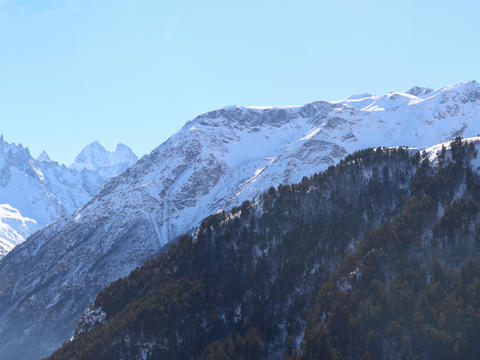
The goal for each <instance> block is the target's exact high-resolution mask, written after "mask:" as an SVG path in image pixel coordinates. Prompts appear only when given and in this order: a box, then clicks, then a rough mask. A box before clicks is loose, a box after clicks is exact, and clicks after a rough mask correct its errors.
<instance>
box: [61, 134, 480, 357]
mask: <svg viewBox="0 0 480 360" xmlns="http://www.w3.org/2000/svg"><path fill="white" fill-rule="evenodd" d="M474 144H476V148H475V145H474ZM445 145H446V146H445V149H444V150H443V151H442V147H441V146H437V147H433V148H430V149H427V152H426V153H424V155H421V156H419V154H418V153H416V154H415V155H413V153H412V154H411V155H410V156H409V155H408V152H407V151H406V150H403V149H399V150H386V149H385V150H376V151H372V150H368V151H362V152H359V153H357V154H355V155H353V156H350V157H348V158H347V159H346V160H345V162H342V164H341V165H339V166H337V167H336V168H331V169H329V170H328V171H327V172H325V173H323V174H320V175H316V176H314V177H313V178H311V179H304V180H303V181H302V182H301V183H300V184H298V185H294V186H281V187H280V188H279V189H278V191H275V190H274V189H271V190H269V191H268V192H267V193H265V194H264V195H263V196H261V198H260V201H259V202H257V203H254V204H251V203H248V202H245V203H243V204H242V206H241V207H238V208H235V209H234V210H233V211H232V212H231V213H221V214H217V215H214V216H211V217H209V218H207V219H205V220H204V221H203V222H202V225H201V227H200V229H199V231H198V233H197V234H196V235H195V237H191V236H185V237H183V238H182V239H181V240H180V241H179V243H178V245H176V246H175V245H174V246H172V247H171V248H170V250H169V251H168V253H167V254H164V255H162V256H160V257H159V258H157V259H155V260H153V261H150V262H148V263H147V264H145V265H144V266H142V267H141V268H139V269H137V270H135V271H134V272H133V273H132V274H131V275H130V276H128V277H127V278H125V279H121V280H119V281H117V282H114V283H112V284H111V285H110V286H109V287H107V288H106V289H105V290H103V291H102V292H101V293H100V294H99V295H98V296H97V299H96V301H95V303H94V304H93V305H92V307H91V308H90V309H89V311H87V312H86V313H85V315H84V318H83V320H82V322H81V324H80V327H79V328H78V329H77V332H76V335H75V338H74V340H73V341H70V342H68V343H66V344H65V345H64V347H63V348H62V349H60V350H59V351H58V352H56V353H55V354H54V355H53V356H52V359H72V358H76V359H118V358H122V359H138V358H144V359H191V358H196V357H198V358H201V359H223V358H230V357H229V356H227V355H231V354H232V352H233V353H235V354H236V356H234V357H233V358H239V359H240V358H268V359H275V358H281V357H282V355H283V354H284V355H286V356H292V355H293V353H294V352H295V350H294V349H295V347H296V346H295V344H298V343H299V342H300V341H301V340H302V334H304V332H305V317H304V314H306V312H305V311H306V310H307V309H309V308H312V311H311V312H310V313H311V314H312V316H311V317H309V326H308V328H307V332H306V335H305V337H304V338H303V339H304V345H303V348H302V349H303V353H302V354H301V356H302V358H305V359H317V358H318V359H324V358H328V357H327V356H325V355H326V354H329V355H330V358H335V357H336V356H337V355H338V356H339V357H338V358H352V359H356V358H358V359H360V358H362V359H364V358H378V359H380V358H384V359H391V358H396V357H397V356H398V355H399V354H403V356H404V357H405V358H413V357H414V355H422V358H424V359H436V358H439V354H440V356H441V357H442V358H446V359H447V358H455V356H453V355H455V352H456V355H461V354H465V355H468V354H470V355H468V356H460V358H475V357H473V356H472V355H474V354H476V353H478V352H477V351H478V345H477V344H478V337H477V338H476V339H477V341H475V336H477V335H474V334H473V333H469V332H468V331H466V330H465V328H464V321H465V319H466V318H472V320H473V322H472V323H471V325H469V326H470V329H471V330H474V329H478V328H480V327H479V325H480V322H479V321H478V319H475V315H474V314H475V311H477V310H480V302H479V301H478V299H477V298H475V296H473V298H472V296H470V299H468V291H471V290H472V289H471V288H470V290H469V287H470V286H474V291H478V290H477V289H478V284H476V285H475V284H472V283H471V282H468V283H463V285H462V286H463V288H461V287H460V288H461V291H462V293H461V294H458V293H456V291H458V289H457V290H455V285H454V283H452V285H451V287H449V288H448V287H447V285H446V284H447V283H448V282H449V280H448V279H447V272H445V271H444V270H442V266H441V264H444V265H445V266H447V267H450V268H451V269H453V271H454V272H455V274H456V272H457V271H458V270H459V268H460V266H461V265H462V264H463V263H465V261H466V260H467V259H468V258H469V257H470V256H472V255H475V254H478V250H479V247H478V246H479V245H478V244H479V243H478V234H477V231H478V229H479V225H480V203H478V195H479V194H480V176H479V175H478V170H479V168H478V165H480V161H479V160H478V158H477V153H478V149H480V139H479V138H475V139H471V140H469V141H468V142H466V143H463V144H462V142H461V141H458V140H457V141H455V142H452V145H451V148H450V146H449V145H448V144H445ZM429 159H430V160H429ZM472 160H473V161H472ZM375 228H376V229H375ZM373 229H375V230H373ZM365 234H366V235H365ZM352 249H357V250H356V251H354V252H353V254H349V252H350V251H352ZM342 257H343V260H342V262H341V265H340V266H339V263H340V260H341V259H342ZM433 259H436V261H437V264H436V265H435V266H434V271H433V272H431V273H430V275H429V273H428V272H429V271H432V270H426V272H425V270H424V271H423V272H422V271H419V272H415V270H417V269H418V270H421V268H422V266H423V265H424V264H425V266H426V265H427V264H428V263H429V262H431V260H433ZM438 264H440V265H438ZM335 268H337V270H336V271H335V272H334V274H333V277H332V279H331V280H330V282H327V283H325V282H324V281H325V280H326V279H328V277H329V274H330V273H331V271H332V269H335ZM477 268H478V265H477ZM425 269H428V266H426V267H425ZM435 269H436V270H435ZM442 272H444V275H443V281H444V286H445V288H446V289H447V291H450V292H451V294H450V295H448V296H447V295H446V294H443V295H442V294H440V293H439V291H440V288H439V286H438V284H436V281H438V280H442V279H439V275H441V276H442ZM340 274H341V276H340ZM478 274H480V273H479V272H478V270H476V269H475V267H474V270H473V273H470V275H469V276H474V278H476V279H477V281H479V283H480V277H479V276H478ZM428 275H429V276H428ZM455 276H457V275H454V276H453V278H455ZM461 276H464V275H463V273H462V274H461ZM422 277H424V278H425V279H426V280H422V281H424V283H422V282H421V281H420V279H421V278H422ZM405 282H408V284H406V285H405V284H404V283H405ZM322 283H323V285H322ZM391 284H395V286H392V288H393V289H392V288H390V289H388V291H389V293H388V294H386V293H387V289H386V287H387V286H388V285H391ZM422 284H423V285H422ZM460 285H461V284H460ZM409 286H411V288H409ZM415 286H417V288H415ZM422 287H423V288H424V289H425V292H426V293H425V294H424V295H423V296H425V298H426V301H427V302H428V301H432V300H427V299H431V298H429V296H434V295H439V296H438V297H437V298H435V297H434V298H433V299H434V300H433V301H435V299H436V300H437V301H439V303H442V302H445V304H442V307H443V309H442V310H440V311H438V310H436V309H435V310H434V311H438V314H439V315H440V313H442V312H443V314H441V316H440V320H435V321H434V323H435V324H434V325H435V326H433V327H432V328H431V330H430V329H428V328H427V329H426V330H424V329H423V328H422V326H430V325H431V323H430V321H431V319H430V318H427V316H428V315H427V314H428V312H427V311H424V312H421V313H420V314H421V316H422V317H424V318H418V319H417V317H418V316H417V314H415V320H413V319H411V318H413V314H412V313H410V306H411V307H412V308H413V307H417V308H419V307H422V306H425V305H422V304H420V305H414V302H415V300H414V299H415V293H418V294H420V293H421V292H420V289H421V288H422ZM318 288H320V292H319V296H318V297H317V299H316V300H315V296H314V295H315V293H316V290H317V289H318ZM402 291H403V292H402ZM441 291H444V290H443V289H442V290H441ZM429 292H430V293H429ZM475 294H476V293H475ZM399 295H400V296H399ZM471 295H473V294H471ZM453 297H458V299H459V300H458V301H463V300H460V299H461V298H464V299H465V301H467V303H468V304H469V306H472V310H471V312H472V314H473V315H472V314H458V316H459V317H460V319H461V322H459V323H458V325H456V323H455V322H449V321H448V317H449V316H452V314H450V313H449V311H450V312H451V311H452V309H451V306H452V303H451V301H452V298H453ZM386 298H388V299H386ZM332 304H333V305H332ZM312 305H314V306H312ZM430 306H431V305H430ZM457 306H459V311H461V310H462V309H463V311H464V312H465V307H463V306H462V305H461V304H459V305H457ZM449 307H450V308H449ZM453 311H454V312H455V311H456V309H455V307H454V308H453ZM307 313H308V312H307ZM442 316H443V320H442ZM453 316H457V315H453ZM445 317H447V318H445ZM433 319H435V316H433ZM402 320H403V321H404V323H402V325H400V324H401V323H400V321H402ZM472 320H470V321H472ZM392 321H396V322H397V323H395V322H394V323H393V325H392ZM442 321H443V323H442ZM432 325H433V324H432ZM392 326H393V327H395V329H393V330H392V329H389V327H392ZM440 326H443V331H445V334H440V331H439V335H436V333H435V331H437V329H441V327H440ZM313 329H315V330H313ZM402 329H403V331H402ZM412 329H421V330H412ZM372 331H374V333H372ZM375 331H376V332H375ZM475 331H477V330H475ZM236 333H237V334H239V335H235V334H236ZM416 333H419V334H420V336H421V338H420V339H417V340H416V342H414V340H413V339H414V337H413V335H414V334H416ZM475 334H476V333H475ZM401 335H403V336H406V335H409V336H411V340H412V344H411V346H410V348H409V349H410V350H409V352H405V353H401V352H398V351H397V348H398V346H399V345H402V344H403V343H404V342H405V341H404V340H402V338H401ZM432 335H433V337H432ZM242 336H243V337H245V338H244V339H243V340H242ZM228 337H230V338H231V339H233V340H228V339H227V338H228ZM429 337H430V338H429ZM325 338H329V340H328V341H324V339H325ZM386 338H388V340H386ZM226 339H227V340H226ZM445 339H447V340H446V341H445ZM218 341H225V342H223V343H222V342H218ZM322 341H324V342H323V343H322ZM245 342H246V344H245ZM209 344H210V345H209ZM242 344H243V345H242ZM422 344H423V345H424V348H422V347H421V346H422ZM435 344H438V345H439V347H438V348H436V346H435ZM459 346H460V347H459ZM461 346H463V347H461ZM405 349H406V350H408V347H405ZM297 350H299V349H297ZM372 355H373V357H372ZM242 356H243V357H242Z"/></svg>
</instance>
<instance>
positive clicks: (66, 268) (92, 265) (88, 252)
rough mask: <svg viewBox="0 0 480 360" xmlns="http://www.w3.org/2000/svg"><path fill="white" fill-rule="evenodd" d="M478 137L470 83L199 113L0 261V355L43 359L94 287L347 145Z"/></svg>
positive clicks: (477, 96) (479, 110)
mask: <svg viewBox="0 0 480 360" xmlns="http://www.w3.org/2000/svg"><path fill="white" fill-rule="evenodd" d="M478 133H480V85H479V84H478V83H476V82H468V83H462V84H458V85H454V86H449V87H445V88H442V89H438V90H431V89H426V88H418V87H415V88H413V89H411V90H410V91H408V92H406V93H400V92H395V93H390V94H388V95H385V96H374V95H370V94H362V95H356V96H351V97H348V98H346V99H343V100H340V101H336V102H325V101H319V102H314V103H311V104H307V105H304V106H292V107H249V106H247V107H237V106H232V107H227V108H223V109H219V110H215V111H212V112H209V113H206V114H203V115H200V116H198V117H197V118H195V119H194V120H192V121H189V122H187V123H186V125H185V126H184V127H183V128H182V129H181V130H180V131H179V132H178V133H176V134H175V135H173V136H172V137H171V138H170V139H168V140H167V141H166V142H164V143H163V144H161V145H160V146H159V147H157V148H156V149H155V150H153V151H152V152H151V153H150V154H149V155H146V156H144V157H143V158H142V159H140V160H139V161H138V162H137V163H136V164H135V165H134V166H132V167H130V168H129V169H127V170H126V171H125V172H123V173H122V174H121V175H119V176H117V177H115V178H113V179H112V180H110V181H109V182H108V183H107V184H106V185H105V187H104V188H103V189H102V191H101V192H100V193H99V194H98V195H97V196H95V198H93V199H92V200H91V201H89V202H88V203H87V204H86V205H85V206H83V207H82V208H81V209H79V210H76V211H74V212H73V213H71V214H69V215H68V216H66V217H64V218H62V219H61V220H59V221H56V222H55V223H53V224H51V225H49V226H47V227H46V228H44V229H42V230H41V231H38V232H36V233H35V234H34V235H33V236H31V237H30V238H29V239H28V240H27V241H26V242H25V243H23V244H21V245H20V246H17V247H16V248H15V249H14V250H13V251H12V252H11V253H10V254H8V255H7V256H6V257H5V258H4V259H3V260H2V261H1V262H0V284H1V286H0V309H1V310H0V323H1V324H2V326H1V327H0V353H2V354H7V355H6V358H8V356H9V355H8V354H16V355H17V357H16V358H20V357H19V356H18V354H20V353H22V351H27V350H28V352H24V354H25V355H24V356H25V357H26V358H29V357H38V356H39V355H45V354H47V353H48V352H49V351H51V350H52V349H54V348H55V347H57V346H58V345H59V344H60V343H61V342H62V341H64V340H65V339H67V338H68V337H69V336H71V334H72V332H73V329H74V327H75V324H76V321H77V320H78V318H79V316H80V314H81V312H82V311H83V310H84V309H85V308H86V307H87V306H88V304H89V303H90V302H91V301H92V300H93V299H94V297H95V295H96V293H97V292H98V291H99V290H100V289H102V288H103V287H104V286H105V285H106V284H108V283H109V282H111V281H112V280H115V279H117V278H119V277H121V276H125V275H127V274H128V273H129V272H130V271H131V270H132V269H134V268H135V267H137V266H139V265H141V264H142V263H143V262H144V261H145V260H146V259H148V258H150V257H152V256H154V255H155V254H157V253H158V252H159V251H161V249H162V247H163V246H164V245H165V244H167V243H168V242H169V241H171V240H173V239H175V237H177V236H178V235H180V234H181V233H183V232H185V231H187V230H189V229H192V228H194V227H195V226H196V225H197V224H198V223H199V221H200V220H201V219H203V218H204V217H205V216H206V215H208V214H210V213H213V212H216V211H218V210H220V209H224V208H229V207H231V206H234V205H239V204H241V202H242V201H244V200H246V199H251V198H252V197H254V196H256V195H258V194H259V193H260V192H262V191H264V190H266V189H268V188H269V187H270V186H275V185H278V184H280V183H295V182H299V181H300V180H301V179H302V177H303V176H308V175H311V174H313V173H315V172H318V171H320V170H323V169H325V168H326V167H328V166H330V165H332V164H335V163H337V162H338V161H339V160H340V159H341V158H342V157H344V156H345V155H346V154H348V153H350V152H353V151H355V150H358V149H362V148H366V147H372V146H397V145H406V146H413V147H425V146H429V145H434V144H438V143H441V142H444V141H447V140H450V139H452V138H454V137H456V136H472V135H477V134H478ZM82 161H83V160H82ZM79 162H81V161H79ZM85 163H89V162H88V160H85ZM27 215H28V214H27ZM45 334H48V336H47V337H46V336H45ZM46 338H48V339H49V340H48V341H45V339H46ZM27 343H28V345H29V346H28V349H26V348H25V346H24V344H27Z"/></svg>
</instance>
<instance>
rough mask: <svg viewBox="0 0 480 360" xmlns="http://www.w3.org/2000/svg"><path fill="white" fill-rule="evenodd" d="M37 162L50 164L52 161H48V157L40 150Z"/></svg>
mask: <svg viewBox="0 0 480 360" xmlns="http://www.w3.org/2000/svg"><path fill="white" fill-rule="evenodd" d="M37 161H40V162H50V161H52V159H50V156H48V154H47V152H46V151H45V150H42V152H41V153H40V155H38V156H37Z"/></svg>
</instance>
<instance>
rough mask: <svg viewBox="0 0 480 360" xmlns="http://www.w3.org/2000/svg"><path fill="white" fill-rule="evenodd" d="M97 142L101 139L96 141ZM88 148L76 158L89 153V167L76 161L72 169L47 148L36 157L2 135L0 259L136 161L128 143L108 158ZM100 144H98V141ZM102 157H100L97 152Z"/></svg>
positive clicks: (0, 138) (120, 146)
mask: <svg viewBox="0 0 480 360" xmlns="http://www.w3.org/2000/svg"><path fill="white" fill-rule="evenodd" d="M96 144H98V143H96ZM91 146H92V145H89V146H87V147H86V148H85V149H84V150H83V151H82V152H81V153H80V155H79V156H78V157H77V158H79V157H80V158H81V155H82V154H84V153H89V156H90V157H89V160H90V166H89V167H88V168H87V167H85V168H82V167H81V165H80V164H78V163H77V162H75V163H74V164H72V166H71V168H68V167H66V166H64V165H60V164H58V163H57V162H55V161H52V160H51V159H50V158H49V156H48V155H47V154H46V153H45V152H42V153H41V154H40V156H39V157H38V158H37V159H34V158H33V157H32V156H31V155H30V152H29V150H28V149H27V148H24V147H23V146H22V145H15V144H9V143H7V142H6V141H5V140H4V139H3V136H2V137H0V202H2V203H3V204H2V205H0V257H2V256H4V255H5V254H6V253H7V252H8V251H10V250H11V249H12V248H13V247H14V246H15V245H17V244H19V243H21V242H22V241H23V240H24V239H25V238H26V237H27V236H28V235H30V234H31V233H33V232H34V231H35V230H38V229H39V228H41V227H43V226H45V225H47V224H49V223H50V222H52V221H53V220H55V219H57V218H59V217H61V216H65V215H66V214H68V213H69V212H71V211H73V210H75V209H77V208H79V207H81V206H82V205H83V204H85V203H86V202H87V201H88V200H90V199H91V198H92V197H93V196H94V195H96V194H97V193H98V192H99V191H100V190H101V188H102V187H103V185H104V184H105V183H106V182H107V180H108V179H110V177H112V176H114V175H118V174H119V173H120V172H122V171H123V170H125V169H126V168H127V167H128V166H130V165H133V164H134V163H135V162H136V157H135V155H134V154H133V153H132V152H131V150H130V149H129V148H128V147H126V146H125V145H118V147H117V149H118V148H119V149H120V151H116V152H115V153H108V152H107V151H106V150H105V149H103V147H101V145H100V144H98V146H100V148H101V149H103V151H104V153H106V154H107V155H110V154H112V155H111V156H110V157H108V156H107V157H106V159H104V158H103V155H104V153H99V154H97V153H94V152H89V149H90V147H91ZM96 146H97V145H96ZM96 155H98V156H99V157H101V156H102V159H101V161H97V160H96V158H95V156H96Z"/></svg>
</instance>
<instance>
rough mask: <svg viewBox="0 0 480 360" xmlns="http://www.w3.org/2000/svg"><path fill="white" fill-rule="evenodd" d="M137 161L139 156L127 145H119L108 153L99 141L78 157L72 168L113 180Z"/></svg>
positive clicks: (88, 146) (85, 149) (86, 148)
mask: <svg viewBox="0 0 480 360" xmlns="http://www.w3.org/2000/svg"><path fill="white" fill-rule="evenodd" d="M137 160H138V158H137V156H136V155H135V154H134V153H133V151H132V150H131V149H130V148H129V147H128V146H127V145H124V144H118V145H117V147H116V149H115V151H108V150H106V149H105V148H104V147H103V146H102V144H100V143H99V142H98V141H94V142H92V143H91V144H89V145H87V146H86V147H85V148H84V149H83V150H82V151H81V152H80V153H79V154H78V155H77V157H76V158H75V160H74V161H73V163H72V164H71V165H70V168H71V169H74V170H78V171H81V170H84V169H86V170H90V171H94V172H96V173H98V174H100V175H101V176H103V177H107V178H111V177H113V176H115V175H118V174H119V173H121V172H122V171H123V170H125V169H126V168H128V167H130V166H131V165H133V164H134V163H136V162H137Z"/></svg>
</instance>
